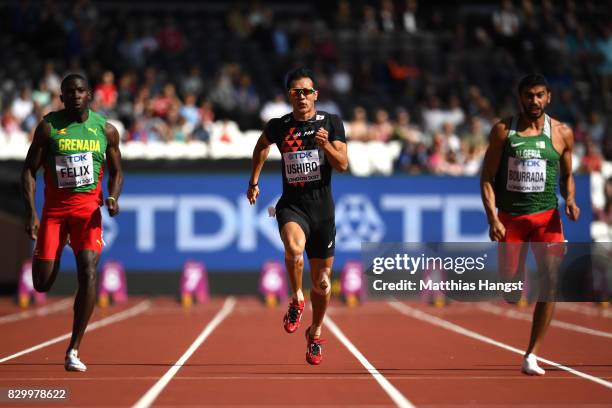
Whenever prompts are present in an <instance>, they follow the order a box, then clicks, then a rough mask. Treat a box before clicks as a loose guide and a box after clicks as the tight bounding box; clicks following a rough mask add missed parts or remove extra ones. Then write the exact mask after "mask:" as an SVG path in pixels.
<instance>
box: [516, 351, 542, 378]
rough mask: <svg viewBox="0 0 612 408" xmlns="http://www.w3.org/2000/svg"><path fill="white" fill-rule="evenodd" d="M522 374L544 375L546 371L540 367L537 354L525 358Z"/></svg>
mask: <svg viewBox="0 0 612 408" xmlns="http://www.w3.org/2000/svg"><path fill="white" fill-rule="evenodd" d="M521 372H522V373H523V374H527V375H544V374H546V371H544V369H543V368H541V367H540V366H539V365H538V359H537V358H536V356H535V354H529V355H527V357H524V358H523V365H522V366H521Z"/></svg>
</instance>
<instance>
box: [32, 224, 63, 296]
mask: <svg viewBox="0 0 612 408" xmlns="http://www.w3.org/2000/svg"><path fill="white" fill-rule="evenodd" d="M67 238H68V230H67V228H66V225H65V223H64V222H63V220H62V219H61V218H60V217H48V216H47V214H46V213H43V217H42V220H41V223H40V229H39V231H38V239H37V240H36V248H35V250H34V258H33V260H32V283H33V284H34V289H36V290H37V291H38V292H48V291H49V289H51V286H53V283H54V282H55V279H56V278H57V273H58V271H59V267H60V259H61V256H62V250H63V248H64V246H65V244H66V241H67Z"/></svg>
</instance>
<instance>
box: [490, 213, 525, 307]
mask: <svg viewBox="0 0 612 408" xmlns="http://www.w3.org/2000/svg"><path fill="white" fill-rule="evenodd" d="M499 219H500V221H501V222H502V224H504V227H505V228H506V235H505V236H504V239H503V241H502V242H500V243H499V245H498V248H497V265H498V268H499V274H500V277H501V280H502V281H503V282H519V281H522V280H523V279H524V277H525V261H526V259H527V254H528V252H529V244H528V240H529V231H530V230H529V228H530V226H529V224H528V221H527V220H526V219H524V217H518V216H512V215H510V214H508V213H505V212H502V211H500V213H499ZM521 296H522V294H521V293H515V291H513V292H509V293H504V299H505V300H506V301H507V302H508V303H518V302H519V300H520V298H521Z"/></svg>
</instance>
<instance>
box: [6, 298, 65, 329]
mask: <svg viewBox="0 0 612 408" xmlns="http://www.w3.org/2000/svg"><path fill="white" fill-rule="evenodd" d="M70 305H72V299H63V300H60V301H59V302H55V303H52V304H49V305H45V306H42V307H39V308H36V309H31V310H24V311H23V312H17V313H13V314H10V315H5V316H0V324H6V323H11V322H16V321H19V320H25V319H29V318H30V317H35V316H47V315H49V314H51V313H55V312H59V311H60V310H64V309H68V308H69V307H70Z"/></svg>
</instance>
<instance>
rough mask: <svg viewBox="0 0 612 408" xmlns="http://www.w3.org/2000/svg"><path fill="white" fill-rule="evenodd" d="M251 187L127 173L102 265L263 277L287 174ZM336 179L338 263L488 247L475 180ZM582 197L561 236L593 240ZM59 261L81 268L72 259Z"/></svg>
mask: <svg viewBox="0 0 612 408" xmlns="http://www.w3.org/2000/svg"><path fill="white" fill-rule="evenodd" d="M247 181H248V175H246V174H229V173H228V174H220V173H215V174H167V175H164V174H158V173H156V174H126V175H125V184H124V189H123V194H122V196H121V199H120V200H119V203H120V207H121V213H120V214H119V215H118V216H117V217H115V218H110V217H108V216H107V214H106V211H104V240H105V242H106V248H105V250H104V253H103V260H104V259H115V260H120V261H121V262H123V264H124V265H125V268H126V270H128V271H134V270H137V271H151V272H154V271H171V270H180V269H181V268H182V265H183V264H184V262H185V261H186V260H189V259H196V260H202V261H204V262H205V264H206V266H207V268H208V270H209V271H210V272H223V271H257V270H259V268H260V267H261V265H262V263H263V262H265V261H266V260H269V259H281V260H282V259H283V249H282V243H281V241H280V238H279V234H278V227H277V224H276V220H275V219H274V218H271V217H270V216H269V215H268V207H270V206H274V205H275V203H276V201H277V200H278V198H279V197H280V194H281V189H282V186H281V180H280V175H271V174H266V175H262V177H261V178H260V180H259V185H260V188H261V195H260V197H259V199H258V201H257V203H256V205H254V206H251V205H249V203H248V201H247V199H246V196H245V190H246V188H245V187H246V186H247ZM332 182H333V191H334V198H335V202H336V228H337V235H336V265H342V264H343V263H344V262H346V261H347V260H349V259H360V248H361V242H363V241H367V242H482V241H488V226H487V223H486V219H485V215H484V211H483V209H482V203H481V199H480V191H479V180H478V178H477V177H459V178H456V177H437V176H418V177H415V176H407V175H396V176H391V177H367V178H359V177H354V176H350V175H337V174H336V175H334V178H333V180H332ZM576 190H577V197H576V198H577V202H578V205H579V206H580V207H581V209H582V215H581V218H580V220H579V221H578V222H570V221H568V220H567V219H566V218H565V216H563V217H564V230H565V234H566V236H567V238H568V239H569V240H570V241H573V242H589V241H590V240H591V239H590V223H591V220H592V214H591V204H590V187H589V178H588V176H579V177H576ZM41 191H42V188H41V187H40V186H39V188H38V192H39V197H38V200H37V201H38V203H39V204H41V202H42V201H41V200H42V195H41V193H40V192H41ZM560 206H561V208H563V203H562V202H560ZM68 251H70V249H69V248H67V249H66V250H65V252H68ZM62 262H63V266H64V268H63V269H68V270H74V261H73V256H72V254H71V253H65V254H64V256H63V259H62Z"/></svg>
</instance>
